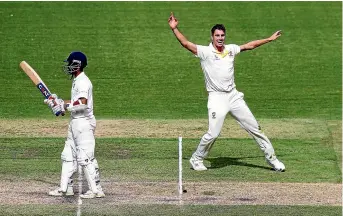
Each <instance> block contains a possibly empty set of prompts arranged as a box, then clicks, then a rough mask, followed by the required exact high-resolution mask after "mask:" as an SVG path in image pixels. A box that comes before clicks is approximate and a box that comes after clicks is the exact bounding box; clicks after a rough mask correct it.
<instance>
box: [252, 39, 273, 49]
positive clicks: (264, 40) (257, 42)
mask: <svg viewBox="0 0 343 216" xmlns="http://www.w3.org/2000/svg"><path fill="white" fill-rule="evenodd" d="M271 41H272V40H271V39H269V38H265V39H261V40H254V41H250V42H249V43H247V44H246V48H247V49H255V48H256V47H259V46H261V45H263V44H266V43H269V42H271Z"/></svg>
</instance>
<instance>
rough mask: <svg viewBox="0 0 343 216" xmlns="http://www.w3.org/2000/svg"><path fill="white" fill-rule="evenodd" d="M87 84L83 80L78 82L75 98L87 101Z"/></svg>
mask: <svg viewBox="0 0 343 216" xmlns="http://www.w3.org/2000/svg"><path fill="white" fill-rule="evenodd" d="M88 91H89V83H87V82H85V81H84V80H82V81H81V80H80V82H79V83H78V86H77V95H76V98H86V99H88Z"/></svg>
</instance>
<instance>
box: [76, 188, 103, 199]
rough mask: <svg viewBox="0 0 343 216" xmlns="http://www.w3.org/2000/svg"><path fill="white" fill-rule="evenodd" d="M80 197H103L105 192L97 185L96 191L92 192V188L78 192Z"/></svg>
mask: <svg viewBox="0 0 343 216" xmlns="http://www.w3.org/2000/svg"><path fill="white" fill-rule="evenodd" d="M80 197H81V198H83V199H93V198H103V197H105V193H104V192H103V191H102V188H101V186H100V187H98V193H93V191H92V190H88V191H87V192H86V193H84V194H80Z"/></svg>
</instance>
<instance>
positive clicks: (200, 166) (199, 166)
mask: <svg viewBox="0 0 343 216" xmlns="http://www.w3.org/2000/svg"><path fill="white" fill-rule="evenodd" d="M189 162H190V163H191V165H192V167H193V169H194V170H196V171H204V170H207V168H206V167H205V166H204V161H203V160H199V159H196V158H194V157H193V156H192V157H191V159H190V160H189Z"/></svg>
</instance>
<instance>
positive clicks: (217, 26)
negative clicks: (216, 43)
mask: <svg viewBox="0 0 343 216" xmlns="http://www.w3.org/2000/svg"><path fill="white" fill-rule="evenodd" d="M217 29H218V30H222V31H223V32H224V33H225V26H224V25H223V24H215V25H214V26H213V27H212V29H211V33H212V35H213V34H214V31H215V30H217Z"/></svg>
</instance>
